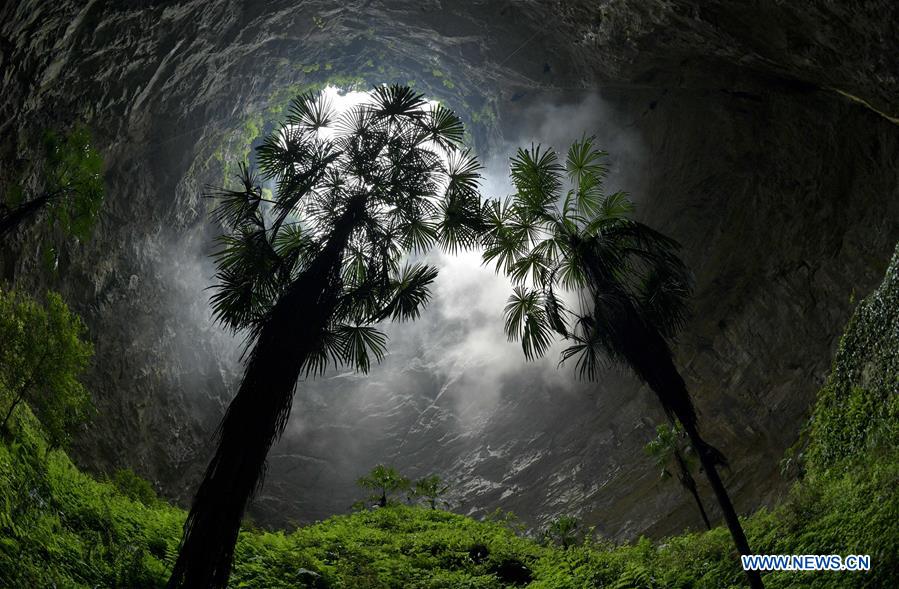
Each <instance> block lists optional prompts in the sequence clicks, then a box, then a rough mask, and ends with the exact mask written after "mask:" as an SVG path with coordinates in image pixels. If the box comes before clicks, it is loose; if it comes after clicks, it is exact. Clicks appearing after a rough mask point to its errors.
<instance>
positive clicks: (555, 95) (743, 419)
mask: <svg viewBox="0 0 899 589" xmlns="http://www.w3.org/2000/svg"><path fill="white" fill-rule="evenodd" d="M896 12H897V8H896V6H895V3H893V2H886V1H883V2H870V3H866V4H864V5H853V6H852V7H849V6H848V5H847V6H840V5H836V4H833V3H818V4H817V6H815V7H809V6H802V7H800V6H799V5H795V6H794V5H792V4H790V3H781V2H770V3H760V4H759V3H757V4H754V5H752V7H751V8H750V7H749V6H748V5H746V4H745V3H742V2H708V3H701V4H700V3H689V2H636V1H633V0H618V1H604V2H536V1H528V2H493V1H489V2H488V1H485V2H452V3H450V2H439V1H436V0H435V1H430V2H377V1H375V2H372V1H370V0H366V1H359V2H350V3H332V2H322V1H319V2H303V3H299V2H283V1H281V2H267V3H261V2H236V1H231V2H227V1H222V0H204V1H202V2H200V1H196V2H179V3H167V4H166V5H165V6H162V5H156V4H155V3H152V2H139V3H129V4H128V5H127V7H125V6H124V5H122V4H121V3H117V2H112V1H101V0H95V1H90V2H83V3H82V2H70V1H59V2H38V1H19V2H12V3H7V4H5V5H4V6H3V7H2V8H0V23H2V24H0V71H2V75H0V135H2V144H0V166H2V167H0V180H2V181H3V182H6V181H8V180H9V179H10V178H11V177H12V176H13V174H14V170H15V169H16V168H17V167H20V166H21V160H23V159H35V158H36V151H35V148H34V145H35V144H36V138H39V137H40V134H41V133H42V131H43V130H44V129H47V128H55V127H57V126H59V125H65V124H70V123H71V122H72V121H74V120H81V121H85V122H86V123H87V124H88V125H89V126H90V127H91V128H92V130H93V131H94V132H95V135H96V138H97V142H98V145H99V147H100V148H101V151H102V152H103V153H104V155H105V158H106V162H107V178H106V179H107V185H108V198H107V202H106V205H105V207H104V210H103V214H102V217H101V219H100V220H99V223H98V227H97V231H96V234H95V236H94V238H93V239H92V240H90V241H89V242H87V243H74V242H70V243H66V244H65V245H64V247H62V248H60V252H59V268H58V271H57V272H56V273H50V272H47V271H46V270H45V269H44V267H43V264H42V262H41V260H42V247H45V244H46V238H47V235H45V233H46V232H45V231H43V230H41V229H40V228H32V229H31V230H30V231H28V232H26V233H25V234H23V235H21V236H20V238H19V239H18V240H17V241H16V242H15V243H13V244H12V245H11V246H10V247H8V248H6V249H5V250H4V251H3V252H0V270H2V275H3V276H4V277H6V278H12V277H14V278H15V279H16V280H17V281H18V282H19V283H20V284H21V285H23V286H24V287H25V288H28V289H32V290H35V291H37V290H41V289H43V288H46V287H52V288H55V289H58V290H61V291H62V292H63V293H64V295H65V296H66V299H67V300H68V301H69V302H70V303H71V305H72V306H73V307H74V308H75V309H76V310H77V311H78V312H80V313H81V314H82V315H83V316H84V317H85V320H86V322H87V324H88V326H89V329H90V333H91V337H92V339H93V340H94V341H95V344H96V352H97V353H96V366H95V368H94V370H93V372H92V374H91V379H90V380H91V383H90V384H91V388H92V390H93V391H94V394H95V397H96V402H97V405H98V409H99V412H98V415H97V417H96V419H95V420H94V422H93V424H92V425H91V426H90V427H89V428H87V429H86V430H85V431H84V432H83V433H82V434H81V435H80V436H79V441H78V445H77V448H76V450H77V452H76V454H77V457H78V459H79V461H80V463H81V464H82V465H84V466H87V467H89V468H91V469H93V470H95V471H103V470H111V469H114V468H117V467H122V466H130V467H132V468H134V469H135V470H136V471H137V472H139V473H140V474H142V475H144V476H147V477H148V478H150V479H151V480H153V481H154V482H155V484H156V485H157V486H158V487H159V488H160V489H161V490H162V491H163V493H164V494H165V495H167V496H169V497H171V498H174V499H176V500H178V501H180V502H182V503H186V502H187V501H189V498H190V497H191V494H192V490H193V487H194V485H195V483H196V481H197V480H198V477H199V476H200V474H201V473H202V468H203V467H204V466H205V462H206V460H207V458H208V455H209V452H210V448H211V445H210V436H211V433H212V431H213V430H214V427H215V424H216V423H217V421H218V419H219V418H220V416H221V415H222V413H223V411H224V407H225V406H226V405H227V402H228V399H229V397H230V395H231V394H232V391H233V390H234V383H235V379H236V378H237V377H238V375H239V363H238V356H239V351H240V350H239V342H238V341H236V340H234V339H233V338H231V337H229V336H228V335H227V334H223V333H222V332H221V331H220V330H219V329H217V328H216V327H215V326H214V325H212V324H211V322H210V321H209V319H208V310H207V306H206V293H204V292H203V287H204V286H206V285H207V284H208V277H209V275H210V274H211V266H210V265H209V264H208V262H207V261H206V257H205V254H207V253H208V252H209V249H210V241H211V239H212V237H214V235H215V228H214V227H211V226H210V225H209V223H208V222H207V218H206V212H207V207H208V203H207V202H206V201H204V200H203V199H202V198H201V193H202V187H203V185H204V184H205V183H207V182H220V179H221V177H222V166H221V163H220V162H219V161H218V160H217V159H216V157H215V154H216V153H217V152H218V153H220V154H223V156H222V157H224V159H228V158H229V157H237V156H238V155H240V154H241V153H243V151H244V150H245V149H246V147H247V145H246V139H243V143H241V139H239V138H238V139H237V140H233V139H229V138H232V137H234V135H233V133H232V132H233V131H234V130H235V129H240V127H241V126H242V125H243V123H244V121H245V120H246V119H247V118H248V117H249V116H251V115H252V114H254V113H257V112H260V111H261V110H262V109H263V108H265V106H267V104H268V103H269V102H270V101H271V100H272V97H273V96H275V95H277V93H278V92H279V91H280V90H283V89H284V88H288V87H290V86H291V85H297V84H299V85H302V84H304V83H308V82H310V81H315V80H322V79H324V78H325V77H327V76H362V77H363V78H364V79H365V80H367V81H370V82H373V81H400V82H404V81H407V80H415V81H416V83H417V85H416V87H417V88H418V89H420V90H422V91H425V92H427V93H428V94H429V95H431V96H435V97H438V98H441V99H443V100H445V101H446V102H447V103H449V104H450V105H452V106H455V107H456V108H458V109H459V110H460V112H461V113H462V114H463V116H467V117H468V119H469V120H471V121H473V128H474V135H475V139H476V141H477V142H478V146H479V148H480V149H481V150H482V152H483V153H484V154H485V155H488V156H493V157H498V156H505V155H507V148H508V147H509V145H510V144H512V143H514V142H515V141H517V140H519V139H523V138H525V137H526V136H527V134H526V133H524V132H523V131H522V130H523V129H529V130H534V129H540V128H541V126H540V121H535V118H540V117H544V116H548V115H547V114H546V113H547V112H551V111H547V110H546V109H545V108H543V106H544V105H546V104H547V103H551V104H554V105H560V106H559V108H560V109H563V108H564V104H566V103H572V104H573V103H580V104H583V103H584V102H583V101H585V100H588V98H589V100H594V101H596V102H595V103H588V104H595V105H596V107H595V111H596V117H595V119H592V118H589V117H588V118H587V119H585V120H587V123H586V124H588V125H589V126H590V127H591V128H589V129H585V130H586V131H588V132H593V131H595V132H597V133H598V134H599V136H600V139H601V141H602V140H603V139H608V140H609V142H610V143H611V144H612V145H611V146H610V151H612V155H613V157H616V151H615V149H614V147H615V146H616V145H618V146H620V147H621V149H620V150H619V152H618V153H619V154H620V155H617V159H615V160H614V163H615V169H614V170H613V172H614V176H613V177H614V179H615V180H616V181H618V182H620V183H621V184H622V187H623V188H626V189H628V190H630V191H631V192H633V193H634V197H635V199H636V200H637V202H638V203H639V205H640V209H639V210H640V214H641V216H642V217H643V218H644V219H645V220H647V221H649V222H651V223H653V224H655V225H656V226H658V227H659V228H660V229H661V230H663V231H665V232H667V233H669V234H671V235H672V236H674V237H675V238H677V239H678V240H680V241H681V242H682V243H683V244H684V253H685V257H686V259H687V261H688V263H689V264H690V266H691V267H692V268H693V269H694V271H695V273H696V277H697V294H696V299H695V305H694V311H695V312H694V317H693V319H692V321H691V323H690V324H689V326H688V327H687V329H685V331H684V335H683V337H682V338H681V342H680V344H679V346H678V349H677V354H678V360H679V363H680V365H681V366H682V367H683V371H684V374H685V377H686V379H687V382H688V384H689V385H690V387H691V389H692V390H693V392H694V394H695V397H696V402H697V405H698V407H699V410H700V413H701V418H702V420H703V421H702V423H703V429H704V430H705V433H706V435H707V437H708V439H709V440H710V441H712V442H713V443H714V444H716V445H717V446H719V447H720V448H722V449H723V450H724V451H725V453H726V454H727V455H728V457H729V458H730V459H731V463H732V471H731V472H730V473H728V485H729V487H730V488H731V489H732V491H733V493H734V496H735V499H736V504H737V506H738V509H739V510H741V511H749V510H751V509H754V508H756V507H758V506H760V505H763V504H767V503H770V502H772V501H773V500H774V499H775V498H776V497H777V496H778V494H779V493H781V492H783V490H784V489H785V487H786V481H784V480H783V479H782V478H781V476H780V474H779V461H780V457H781V456H782V454H783V451H784V449H785V448H786V447H788V446H789V445H790V444H792V443H793V442H794V441H795V439H796V436H797V432H798V429H799V427H800V426H801V424H802V423H803V421H804V419H805V418H806V417H807V413H808V409H809V407H810V403H811V401H812V399H813V396H814V393H815V391H816V390H817V389H818V387H819V386H820V384H821V383H822V381H823V378H824V376H825V374H826V373H827V370H828V359H829V358H830V357H831V356H832V352H833V350H834V348H835V345H836V338H837V337H838V336H839V334H840V332H841V330H842V327H843V325H844V323H845V321H846V319H847V318H848V316H849V312H850V310H851V308H852V300H854V298H861V296H863V295H864V294H865V293H867V292H868V290H869V289H870V288H871V287H872V286H873V285H874V284H876V283H877V281H878V279H879V277H880V276H882V273H883V271H884V269H885V268H886V264H887V260H888V258H889V255H890V252H891V251H892V249H893V246H894V245H895V243H896V241H897V239H899V222H897V219H899V171H897V166H896V162H897V161H899V125H897V122H896V119H897V117H899V92H897V90H899V88H897V86H899V83H897V72H896V64H895V58H894V56H895V55H896V54H897V53H899V51H897V50H899V47H897V40H896V37H895V34H894V32H895V28H896V24H897V22H896ZM316 67H317V69H316ZM438 74H439V75H438ZM485 108H486V110H484V109H485ZM591 108H592V107H591ZM581 110H583V109H581ZM588 110H589V109H588ZM485 112H486V113H489V112H494V113H495V114H496V119H495V120H493V119H492V118H491V117H486V116H479V117H477V118H476V117H474V116H472V115H473V114H474V113H485ZM556 112H558V111H556ZM475 119H477V120H475ZM549 124H550V126H551V125H552V123H551V122H550V123H549ZM619 137H627V138H628V141H627V142H624V141H623V140H622V141H618V139H616V138H619ZM534 139H538V140H540V139H541V138H540V137H534ZM504 150H505V151H504ZM497 312H499V309H497ZM435 317H437V318H438V319H439V318H441V317H444V316H443V315H440V313H436V314H435ZM438 319H433V321H434V322H435V323H434V325H435V326H440V325H443V326H444V327H445V328H446V326H447V325H452V324H451V323H446V322H444V323H440V321H439V320H438ZM444 319H445V317H444ZM447 329H449V328H447ZM407 335H408V334H407ZM402 337H406V336H405V335H404V332H402V331H400V332H397V334H396V335H395V338H402ZM401 341H402V342H405V343H401V344H398V348H399V349H398V350H397V351H396V353H395V354H394V355H393V356H392V357H391V358H390V359H388V361H387V362H386V364H385V365H384V366H382V367H381V368H380V369H379V371H375V372H374V373H373V374H372V376H371V378H370V379H362V378H360V377H355V376H351V375H350V376H339V375H338V376H334V377H331V378H328V379H323V380H320V381H317V382H315V383H301V385H300V388H299V389H298V396H297V404H296V407H295V413H294V419H293V421H292V425H291V428H289V430H288V433H287V435H286V436H285V438H284V439H283V440H282V442H281V443H280V444H279V445H278V446H276V448H274V449H273V451H272V454H271V458H270V468H269V472H268V476H267V479H266V485H265V487H264V489H263V490H262V491H261V493H260V495H259V497H258V498H257V501H256V503H255V504H254V505H253V507H252V514H253V516H254V517H255V518H256V519H257V520H258V521H260V522H262V523H266V524H270V525H285V524H288V523H290V522H292V521H309V520H313V519H319V518H322V517H325V516H327V515H329V514H331V513H334V512H338V511H343V510H345V509H347V507H348V506H349V504H350V503H352V502H353V501H354V500H355V499H356V498H358V494H357V492H356V490H355V489H353V486H352V482H353V481H354V480H355V478H356V477H358V476H359V475H360V474H362V472H363V471H364V470H367V469H368V468H370V467H371V466H372V465H374V464H375V463H377V462H380V461H389V462H392V463H393V464H394V465H395V466H397V467H398V468H399V469H400V470H403V471H406V472H407V473H409V474H410V475H413V476H418V475H425V474H430V473H431V472H437V473H439V474H441V475H443V476H444V477H446V478H447V479H448V480H450V481H451V482H452V483H453V494H452V496H451V498H450V499H451V500H452V501H453V503H454V508H455V509H457V510H460V511H463V512H471V513H485V512H489V511H492V510H493V509H495V508H496V507H502V508H504V509H511V510H513V511H515V512H516V513H518V514H519V515H521V516H522V517H523V518H524V519H525V521H526V522H528V523H529V524H530V525H538V524H539V523H541V522H543V521H545V520H546V519H548V518H550V517H553V516H555V515H559V514H563V513H573V514H579V515H582V516H583V517H584V518H585V519H586V521H587V523H588V524H597V525H598V526H599V529H600V531H602V532H603V533H606V534H609V535H612V536H616V537H632V536H634V535H636V534H639V533H651V534H662V533H668V532H673V531H676V530H680V529H683V528H684V527H685V526H690V527H697V517H696V516H695V514H694V513H693V511H692V509H693V507H692V506H691V505H690V503H689V501H688V498H687V497H685V496H683V495H682V494H681V493H680V491H679V489H678V488H677V486H676V485H673V484H667V483H664V482H660V481H658V479H657V476H656V475H657V473H656V470H655V468H653V467H652V466H651V465H650V464H649V462H648V460H647V459H646V458H645V457H644V455H643V452H642V446H643V445H644V444H645V443H646V442H647V441H648V440H649V439H650V438H651V436H652V433H651V432H652V430H653V427H654V424H655V423H657V422H658V421H659V420H660V419H661V415H660V412H659V411H658V409H657V408H656V406H655V404H654V402H653V399H652V398H651V396H650V393H649V392H648V391H647V390H646V389H645V387H641V386H640V385H639V383H636V382H634V381H633V379H631V378H630V377H629V376H627V375H626V374H618V373H616V372H610V374H609V376H608V377H607V378H604V379H603V380H602V382H600V383H598V384H596V385H592V386H587V385H585V384H577V383H573V382H571V381H570V380H565V379H564V378H563V377H561V376H559V375H557V374H555V373H553V374H552V375H549V376H548V375H547V371H552V370H553V367H554V363H549V364H539V365H534V366H530V367H526V366H525V367H522V368H520V369H516V370H515V371H512V372H511V373H504V378H503V379H502V381H501V382H500V383H498V384H497V385H496V387H495V390H494V391H493V394H491V395H488V396H486V397H484V396H481V397H478V398H480V399H481V402H478V403H472V397H471V396H466V390H467V389H469V388H471V386H472V383H471V381H470V380H466V379H465V378H460V375H461V374H465V370H461V369H460V370H459V371H456V372H446V371H444V372H441V371H435V370H434V369H433V367H432V366H431V365H429V363H428V359H429V358H430V359H433V358H434V357H435V353H436V352H434V351H433V350H431V351H430V352H427V351H423V350H422V348H421V347H420V346H418V345H417V344H416V343H415V342H414V341H411V340H409V341H406V340H401ZM426 352H427V353H426ZM438 355H439V354H438ZM488 360H489V359H485V362H487V361H488ZM463 368H465V369H467V371H468V373H469V375H470V374H471V373H473V374H475V375H477V374H478V371H479V370H482V369H483V367H481V366H479V365H474V366H468V367H463ZM397 374H399V375H402V376H403V379H402V380H401V382H403V386H402V387H401V388H398V387H397V386H396V382H398V381H397V378H396V375H397ZM388 375H390V376H389V378H388ZM469 378H471V377H470V376H469ZM347 440H350V441H352V443H349V442H348V441H347Z"/></svg>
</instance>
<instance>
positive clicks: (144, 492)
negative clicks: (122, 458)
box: [111, 468, 157, 507]
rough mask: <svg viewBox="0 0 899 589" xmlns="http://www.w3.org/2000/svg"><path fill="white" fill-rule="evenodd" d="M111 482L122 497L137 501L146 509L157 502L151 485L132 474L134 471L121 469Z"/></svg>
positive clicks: (116, 472)
mask: <svg viewBox="0 0 899 589" xmlns="http://www.w3.org/2000/svg"><path fill="white" fill-rule="evenodd" d="M111 480H112V484H114V485H115V486H116V488H117V489H118V490H119V491H120V492H121V493H122V495H124V496H125V497H128V498H129V499H132V500H134V501H139V502H140V503H142V504H144V505H146V506H147V507H151V506H153V505H154V504H155V503H156V501H157V498H156V491H154V490H153V485H151V484H150V483H148V482H147V481H146V480H144V479H142V478H140V477H139V476H137V475H136V474H134V471H132V470H130V469H127V468H122V469H119V470H117V471H115V474H113V475H112V479H111Z"/></svg>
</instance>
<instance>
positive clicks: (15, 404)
mask: <svg viewBox="0 0 899 589" xmlns="http://www.w3.org/2000/svg"><path fill="white" fill-rule="evenodd" d="M24 398H25V392H24V391H23V392H21V393H19V395H18V396H17V397H16V400H15V401H13V402H12V405H10V407H9V411H7V412H6V417H4V418H3V425H2V426H0V429H3V431H6V426H7V424H8V423H9V418H10V417H12V412H13V410H15V408H16V406H17V405H18V404H19V403H21V402H22V399H24Z"/></svg>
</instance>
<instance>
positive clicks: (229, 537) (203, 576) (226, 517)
mask: <svg viewBox="0 0 899 589" xmlns="http://www.w3.org/2000/svg"><path fill="white" fill-rule="evenodd" d="M358 212H359V211H358V210H357V208H356V207H352V208H351V210H349V211H348V212H347V213H345V214H344V215H343V216H342V217H341V219H340V220H338V222H337V223H336V225H335V229H334V231H333V233H332V235H331V237H330V238H329V240H328V242H327V244H326V246H325V247H324V249H323V250H322V252H321V253H320V254H319V256H318V258H317V259H316V260H315V262H313V263H312V264H311V265H310V267H309V268H308V269H307V270H306V271H305V272H304V273H303V274H302V275H301V276H300V277H298V278H297V279H296V280H295V281H294V283H293V284H292V285H291V286H290V287H289V288H288V290H287V292H285V294H283V295H282V296H281V297H280V299H279V300H278V302H277V303H276V304H275V305H274V307H273V308H272V310H271V312H270V313H269V315H268V317H267V319H266V320H265V322H264V324H263V325H262V328H261V330H260V332H259V336H258V338H257V340H256V344H255V345H254V346H253V350H252V352H251V353H250V357H249V360H248V362H247V366H246V369H245V371H244V376H243V380H242V382H241V385H240V388H239V390H238V392H237V395H236V396H235V397H234V400H233V401H231V404H230V405H229V406H228V410H227V412H226V413H225V417H224V418H223V420H222V423H221V425H220V426H219V430H218V432H217V433H218V438H219V444H218V448H217V449H216V453H215V456H214V457H213V459H212V461H211V462H210V463H209V466H208V467H207V469H206V474H205V476H204V478H203V481H202V483H201V484H200V488H199V490H198V491H197V494H196V496H195V498H194V502H193V505H192V506H191V510H190V513H189V514H188V518H187V522H186V523H185V526H184V537H183V539H182V541H181V549H180V551H179V554H178V560H177V561H176V562H175V566H174V569H173V571H172V575H171V577H170V579H169V582H168V585H167V587H169V589H175V588H197V589H207V588H212V589H220V588H224V587H226V585H227V583H228V576H229V574H230V572H231V565H232V561H233V556H234V546H235V544H236V543H237V536H238V534H239V532H240V524H241V520H242V519H243V515H244V512H245V510H246V507H247V504H248V503H249V501H250V499H251V498H252V496H253V494H254V492H255V491H256V489H257V488H258V487H259V485H260V484H261V481H262V478H263V476H264V473H265V459H266V456H267V454H268V451H269V449H270V448H271V446H272V444H273V443H274V442H275V441H276V440H277V439H278V438H279V437H280V435H281V433H282V432H283V431H284V427H285V426H286V424H287V419H288V417H289V415H290V408H291V404H292V402H293V392H294V388H295V386H296V383H297V380H298V378H299V376H300V373H301V372H302V370H303V367H304V364H305V362H306V360H307V359H308V358H309V356H310V354H312V353H314V352H315V351H316V350H317V349H318V347H319V345H320V341H321V337H322V334H323V333H324V331H325V329H326V328H327V326H328V323H329V321H330V320H331V317H332V315H333V313H334V310H335V306H336V304H337V296H338V292H337V291H338V290H339V289H337V288H335V283H336V280H337V277H338V276H339V271H340V263H341V256H342V251H343V249H344V247H345V246H346V243H347V241H348V239H349V235H350V234H351V232H352V230H353V229H354V228H355V224H356V219H357V216H356V215H357V214H358Z"/></svg>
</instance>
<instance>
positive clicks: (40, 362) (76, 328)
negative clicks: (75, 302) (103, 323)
mask: <svg viewBox="0 0 899 589" xmlns="http://www.w3.org/2000/svg"><path fill="white" fill-rule="evenodd" d="M84 337H85V328H84V324H83V323H82V322H81V319H80V318H79V317H77V316H76V315H74V314H72V313H71V312H70V311H69V308H68V307H67V306H66V304H65V303H64V302H63V301H62V297H60V296H59V295H58V294H57V293H54V292H50V293H47V304H46V306H43V305H40V304H38V303H37V302H36V301H34V300H33V299H31V298H29V297H26V296H24V295H21V294H19V293H16V292H14V291H3V290H0V408H2V413H0V416H2V417H0V419H2V422H0V428H2V430H4V431H6V430H8V428H9V427H10V420H11V419H12V418H13V416H14V414H15V412H16V410H21V409H22V408H23V407H24V406H25V405H26V404H27V405H28V406H30V407H31V409H32V410H33V411H34V413H35V414H36V415H37V416H38V417H39V419H40V421H41V424H42V425H43V429H44V432H45V434H46V438H47V440H48V441H49V443H50V444H51V445H54V446H61V445H64V444H65V443H66V442H67V441H68V438H69V434H70V432H71V431H72V429H73V428H74V427H75V426H76V425H78V424H80V423H82V422H83V421H84V420H85V419H86V418H87V414H88V412H89V410H90V409H91V402H90V395H89V393H88V392H87V390H86V389H85V388H84V386H83V385H82V384H81V382H80V381H79V378H80V376H81V373H82V372H83V371H84V369H85V368H86V367H87V364H88V362H89V361H90V358H91V356H92V355H93V346H92V345H91V344H90V343H88V342H86V341H84Z"/></svg>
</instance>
